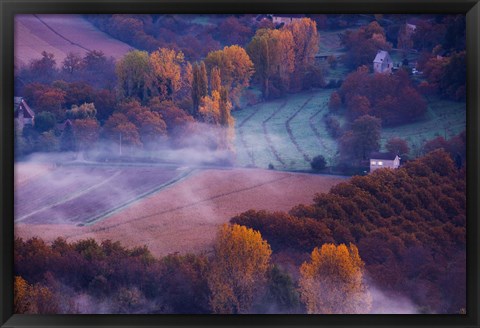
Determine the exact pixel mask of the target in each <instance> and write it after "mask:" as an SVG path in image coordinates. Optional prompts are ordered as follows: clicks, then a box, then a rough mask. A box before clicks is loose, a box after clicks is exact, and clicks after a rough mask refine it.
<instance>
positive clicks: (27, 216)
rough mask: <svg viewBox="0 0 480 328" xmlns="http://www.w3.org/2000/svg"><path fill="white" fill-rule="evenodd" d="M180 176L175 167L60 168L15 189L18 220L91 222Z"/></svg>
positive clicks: (38, 222)
mask: <svg viewBox="0 0 480 328" xmlns="http://www.w3.org/2000/svg"><path fill="white" fill-rule="evenodd" d="M33 168H35V167H34V166H33ZM29 170H30V167H29V166H28V165H24V166H23V167H18V168H17V169H16V171H17V172H18V175H19V176H22V175H25V173H22V172H24V171H29ZM180 176H181V172H180V171H178V170H176V168H175V167H160V168H159V167H127V166H63V167H58V168H55V169H51V170H50V171H47V172H44V173H43V174H42V175H41V176H38V175H37V176H36V177H35V178H33V179H30V180H27V181H25V182H24V183H23V184H22V185H20V186H18V187H17V188H16V192H15V222H16V223H19V222H23V223H29V224H44V223H57V224H59V223H66V224H86V223H92V222H93V221H95V220H98V219H101V218H102V217H104V216H105V215H107V214H109V213H112V211H115V210H118V209H120V208H121V207H122V206H125V205H126V204H129V203H130V202H132V201H135V200H137V199H138V198H140V197H143V196H144V195H146V194H148V193H151V192H153V191H156V190H158V189H159V188H162V187H163V186H164V185H165V184H166V183H169V182H171V181H175V178H178V177H180Z"/></svg>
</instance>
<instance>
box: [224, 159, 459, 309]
mask: <svg viewBox="0 0 480 328" xmlns="http://www.w3.org/2000/svg"><path fill="white" fill-rule="evenodd" d="M465 192H466V180H465V167H463V168H461V169H458V168H457V166H456V165H455V163H454V161H453V160H452V159H451V158H450V156H449V155H448V153H446V152H445V151H443V150H436V151H433V152H431V153H429V154H427V155H426V156H424V157H422V158H419V159H417V160H415V161H410V162H408V163H406V164H405V165H404V166H403V167H401V168H399V169H397V170H389V169H383V170H377V171H375V172H374V173H372V174H370V175H368V176H363V177H361V176H355V177H353V178H351V180H350V181H349V182H344V183H340V184H338V185H336V186H335V187H333V188H332V189H331V191H330V192H329V193H325V194H318V195H317V196H316V197H315V199H314V203H313V204H311V205H298V206H295V207H294V208H292V209H291V210H290V212H288V213H282V212H273V213H269V212H265V211H254V210H250V211H248V212H245V213H243V214H241V215H238V216H236V217H234V218H233V219H232V220H231V222H232V223H236V224H241V225H245V226H247V227H250V228H253V229H255V230H258V231H260V233H261V234H262V236H263V237H264V238H265V239H266V240H267V241H268V243H269V244H270V245H271V247H272V250H273V252H274V254H275V253H281V252H290V253H295V252H296V253H297V255H296V257H297V258H299V259H301V258H303V255H302V254H304V253H305V252H308V253H309V252H311V251H312V250H313V249H314V248H315V247H317V246H318V245H321V244H325V243H333V242H335V243H346V244H348V243H355V244H356V245H358V250H359V253H360V254H361V257H362V260H363V261H365V270H366V271H365V272H366V274H368V276H369V277H370V278H371V279H372V280H373V282H374V284H375V285H376V286H377V287H378V288H379V289H380V290H382V291H384V292H386V293H392V294H393V295H399V294H403V295H405V296H408V297H409V298H410V299H411V300H412V301H413V302H414V303H415V304H417V305H418V306H419V307H422V309H420V310H421V311H426V312H435V313H447V312H458V311H459V309H461V308H463V307H465V302H466V291H465V279H466V267H465V266H466V262H465V237H466V235H465V228H466V199H465ZM452 282H454V283H452ZM312 297H313V296H312Z"/></svg>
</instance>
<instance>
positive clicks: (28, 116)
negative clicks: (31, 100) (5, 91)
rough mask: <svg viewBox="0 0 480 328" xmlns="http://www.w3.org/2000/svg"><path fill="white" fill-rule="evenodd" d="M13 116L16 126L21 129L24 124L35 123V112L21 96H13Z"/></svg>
mask: <svg viewBox="0 0 480 328" xmlns="http://www.w3.org/2000/svg"><path fill="white" fill-rule="evenodd" d="M13 104H14V109H13V117H14V119H15V120H16V121H17V122H18V127H19V128H20V129H23V127H24V126H25V125H31V126H33V125H34V124H35V113H34V111H33V110H32V109H31V108H30V106H28V104H27V102H26V101H25V99H23V98H22V97H15V98H13Z"/></svg>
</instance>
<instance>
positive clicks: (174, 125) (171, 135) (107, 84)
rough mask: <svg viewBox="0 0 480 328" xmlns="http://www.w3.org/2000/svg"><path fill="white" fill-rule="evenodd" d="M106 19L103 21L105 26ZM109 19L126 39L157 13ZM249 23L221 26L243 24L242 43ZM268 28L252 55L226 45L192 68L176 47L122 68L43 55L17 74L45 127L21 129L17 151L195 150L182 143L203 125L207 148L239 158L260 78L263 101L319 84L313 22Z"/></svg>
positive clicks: (137, 57) (97, 58) (94, 58)
mask: <svg viewBox="0 0 480 328" xmlns="http://www.w3.org/2000/svg"><path fill="white" fill-rule="evenodd" d="M147 16H148V15H147ZM102 17H103V16H102ZM102 17H100V18H98V19H99V20H100V21H103V20H104V19H105V17H103V18H102ZM109 17H110V18H109V19H107V21H110V23H108V24H109V26H110V28H112V29H113V30H114V31H117V32H115V33H120V32H121V31H124V29H125V28H126V26H130V25H132V26H134V28H132V29H131V30H130V32H129V33H130V34H131V36H132V37H134V36H138V35H140V34H141V33H140V32H139V31H140V30H143V29H146V30H150V27H148V26H153V25H155V24H156V23H155V19H154V18H153V17H150V16H149V17H150V18H148V17H143V16H142V17H140V16H139V17H137V16H135V15H126V16H125V15H123V16H122V15H112V16H109ZM162 17H163V16H160V17H157V18H156V20H157V21H160V20H162V21H164V23H165V21H169V19H171V18H172V17H173V16H172V17H170V16H165V17H163V18H162ZM242 19H243V18H236V17H231V18H228V19H227V20H224V23H225V24H227V25H228V26H230V25H232V26H236V27H237V28H236V30H237V32H238V33H237V35H236V36H235V38H237V39H238V38H240V39H244V38H246V37H247V36H249V35H250V34H249V33H250V32H248V31H247V30H246V29H245V28H242V26H244V24H243V23H240V21H241V20H242ZM245 19H246V18H245ZM249 19H251V17H250V18H249ZM143 20H145V21H143ZM244 22H245V21H244ZM152 24H153V25H152ZM159 24H160V23H159ZM162 24H163V23H162ZM172 24H174V23H172ZM255 24H256V23H255ZM255 24H254V25H255ZM259 24H260V23H259ZM174 25H175V24H174ZM268 25H269V24H265V23H264V24H263V25H262V26H264V27H266V26H268ZM270 25H271V24H270ZM142 26H143V27H142ZM270 28H271V29H267V28H262V29H260V30H259V31H258V32H257V34H256V35H255V37H254V38H253V39H252V41H251V42H250V43H249V46H248V47H247V50H245V49H244V48H243V47H242V46H239V45H230V46H225V47H224V48H223V49H220V50H215V51H210V52H208V53H207V54H206V56H205V57H204V59H203V60H200V61H197V62H195V63H191V62H190V61H188V60H186V58H185V55H184V53H183V52H182V51H180V50H175V48H174V47H172V48H156V50H154V51H152V52H150V53H149V52H147V51H141V50H132V51H130V52H128V53H127V54H126V55H125V56H124V57H123V58H121V59H120V60H119V61H118V62H116V63H113V61H112V60H111V59H107V58H105V56H104V55H103V53H101V52H99V51H90V52H88V53H87V54H86V55H85V56H84V57H83V58H82V57H80V56H79V55H77V54H74V53H70V54H68V55H67V57H66V58H65V59H64V61H63V62H62V66H61V69H58V68H57V65H56V60H55V58H54V56H53V55H52V54H48V53H46V52H44V53H43V56H42V58H41V59H39V60H34V61H32V63H31V64H30V66H29V67H26V68H24V69H23V70H21V71H20V74H19V75H18V79H17V80H18V81H19V83H20V82H21V83H23V84H22V87H21V88H20V89H18V90H19V92H20V94H21V95H22V96H23V97H24V98H25V99H26V100H27V102H28V103H29V104H30V105H31V107H32V108H34V110H35V111H36V119H35V122H36V123H38V125H37V124H36V126H35V128H33V129H31V128H27V129H26V130H25V131H18V133H17V134H18V136H17V154H18V155H25V154H28V153H30V152H34V151H58V150H78V149H82V150H88V149H89V148H92V147H94V146H95V145H96V144H97V142H98V141H99V140H105V141H109V142H110V143H111V144H113V145H115V144H119V143H121V144H122V145H124V146H126V147H137V148H144V149H145V148H147V149H148V148H152V147H153V148H154V145H155V143H156V142H157V141H159V140H162V142H164V141H165V140H167V139H168V141H169V142H170V144H171V145H175V146H181V145H185V144H188V142H185V140H182V139H184V138H188V137H189V136H188V134H189V133H190V134H193V133H194V132H195V131H196V130H202V129H204V130H205V128H202V127H201V126H198V124H196V123H197V122H200V123H206V124H207V126H208V129H212V133H211V134H210V136H208V137H205V138H206V139H207V140H206V142H207V144H208V145H209V147H213V148H214V149H222V150H228V151H231V152H233V151H234V149H233V138H234V134H235V133H234V130H233V129H234V120H233V117H232V115H231V110H232V109H233V108H235V107H237V108H238V107H239V106H240V103H241V96H242V94H243V91H244V90H245V88H247V87H248V86H249V85H250V80H251V79H252V77H253V75H254V74H256V75H255V76H256V79H258V80H259V81H261V83H262V86H263V91H264V96H265V98H269V97H270V96H272V95H274V94H275V96H279V95H280V93H278V92H272V90H274V89H275V90H281V91H282V92H281V93H282V94H283V93H284V92H286V91H294V90H300V89H302V88H305V87H310V86H312V85H315V83H317V82H318V81H321V79H318V77H319V76H320V77H321V72H319V71H318V67H317V68H316V67H314V65H313V60H314V55H315V53H316V52H317V51H318V43H319V38H318V33H317V28H316V24H315V22H314V21H313V20H310V19H307V18H304V19H302V20H301V21H299V22H295V23H294V24H290V25H289V26H286V27H282V28H281V29H278V30H277V29H274V28H273V27H272V26H270ZM138 29H140V30H138ZM119 31H120V32H119ZM124 32H125V31H124ZM122 33H123V32H122ZM139 33H140V34H139ZM127 34H128V33H127ZM226 39H228V38H226ZM245 42H246V41H245ZM265 45H266V47H265ZM282 54H283V55H282ZM251 56H252V59H251ZM99 71H101V72H102V74H98V72H99ZM93 72H95V74H93ZM317 73H318V74H317ZM99 75H100V76H101V77H100V78H99V77H98V76H99ZM112 75H113V76H112ZM305 81H307V82H308V81H310V82H308V83H307V82H305ZM277 82H278V83H277ZM87 108H90V109H88V110H87ZM87 112H88V113H87ZM165 137H167V138H165ZM84 139H85V140H84ZM77 143H81V145H80V144H77ZM157 146H158V143H157Z"/></svg>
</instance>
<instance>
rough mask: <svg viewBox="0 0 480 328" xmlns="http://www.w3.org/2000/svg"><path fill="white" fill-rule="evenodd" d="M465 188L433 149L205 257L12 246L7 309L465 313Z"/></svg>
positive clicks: (237, 224)
mask: <svg viewBox="0 0 480 328" xmlns="http://www.w3.org/2000/svg"><path fill="white" fill-rule="evenodd" d="M465 189H466V185H465V168H464V167H463V168H458V167H456V166H455V163H454V162H453V160H452V159H451V158H450V157H449V155H448V154H447V153H446V152H444V151H443V150H436V151H434V152H431V153H429V154H428V155H427V156H425V157H422V158H420V159H418V160H416V161H411V162H409V163H407V164H406V165H405V166H404V167H402V168H400V169H398V170H388V169H385V170H378V171H376V172H374V173H372V174H371V175H369V176H365V177H360V176H357V177H353V178H352V179H351V180H349V181H348V182H344V183H340V184H338V185H337V186H335V187H333V188H332V190H331V191H330V192H329V193H326V194H318V195H317V196H316V197H315V199H314V202H313V204H310V205H298V206H296V207H294V208H292V209H291V210H290V211H289V212H288V213H283V212H273V213H269V212H265V211H255V210H250V211H247V212H245V213H242V214H240V215H238V216H236V217H234V218H232V219H231V223H232V225H230V226H228V225H224V226H222V227H221V228H220V230H219V232H218V236H217V239H216V241H215V244H214V248H213V252H210V253H205V254H199V255H191V254H190V255H177V254H172V255H169V256H167V257H164V258H161V259H156V258H154V257H153V256H152V255H151V253H150V252H149V251H148V249H147V248H146V247H141V248H134V249H126V248H125V247H122V246H121V242H120V241H117V242H111V241H104V242H102V243H100V244H98V243H97V242H95V241H94V240H91V239H89V240H80V241H77V242H73V243H67V242H66V241H65V240H64V239H62V238H59V239H57V240H56V241H55V242H53V244H51V245H47V244H46V243H45V242H43V241H42V240H40V239H38V238H34V239H31V240H27V241H24V240H21V239H17V240H16V241H15V253H14V256H15V273H16V275H17V276H18V277H17V278H16V285H15V288H16V290H17V293H16V305H15V306H16V310H17V311H19V312H27V313H72V312H97V311H100V312H102V311H103V312H113V313H277V312H281V313H305V312H308V313H368V312H369V311H374V312H375V311H377V312H378V311H382V304H375V303H374V302H373V301H372V296H371V295H370V290H372V292H373V290H374V289H378V290H381V291H382V292H383V293H385V294H386V295H389V296H390V297H394V298H396V297H407V298H408V299H410V300H411V302H413V304H414V305H415V308H414V310H415V311H417V312H419V313H452V312H454V313H457V312H459V311H460V310H461V309H464V308H465V302H466V299H465V292H466V291H465V286H466V280H465V279H466V267H465V266H466V253H465V237H466V235H465V226H466V225H465V221H466V212H465V208H466V205H465V202H466V199H465V194H466V190H465ZM335 245H338V246H335ZM342 245H343V246H342ZM345 245H349V246H348V247H347V246H345ZM329 259H330V260H329ZM302 262H303V264H302ZM325 266H326V267H325ZM329 266H333V268H332V267H329ZM342 270H346V271H345V272H343V271H342ZM339 278H341V279H340V282H339V281H338V279H339ZM332 284H333V285H332ZM319 286H320V287H319ZM322 286H328V287H329V288H324V287H323V288H322ZM330 287H331V288H330ZM324 289H325V290H326V291H325V293H323V292H321V293H318V290H324ZM329 289H331V290H334V291H335V292H334V293H333V292H332V293H329V292H327V290H329ZM345 299H347V300H348V301H347V302H345Z"/></svg>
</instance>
